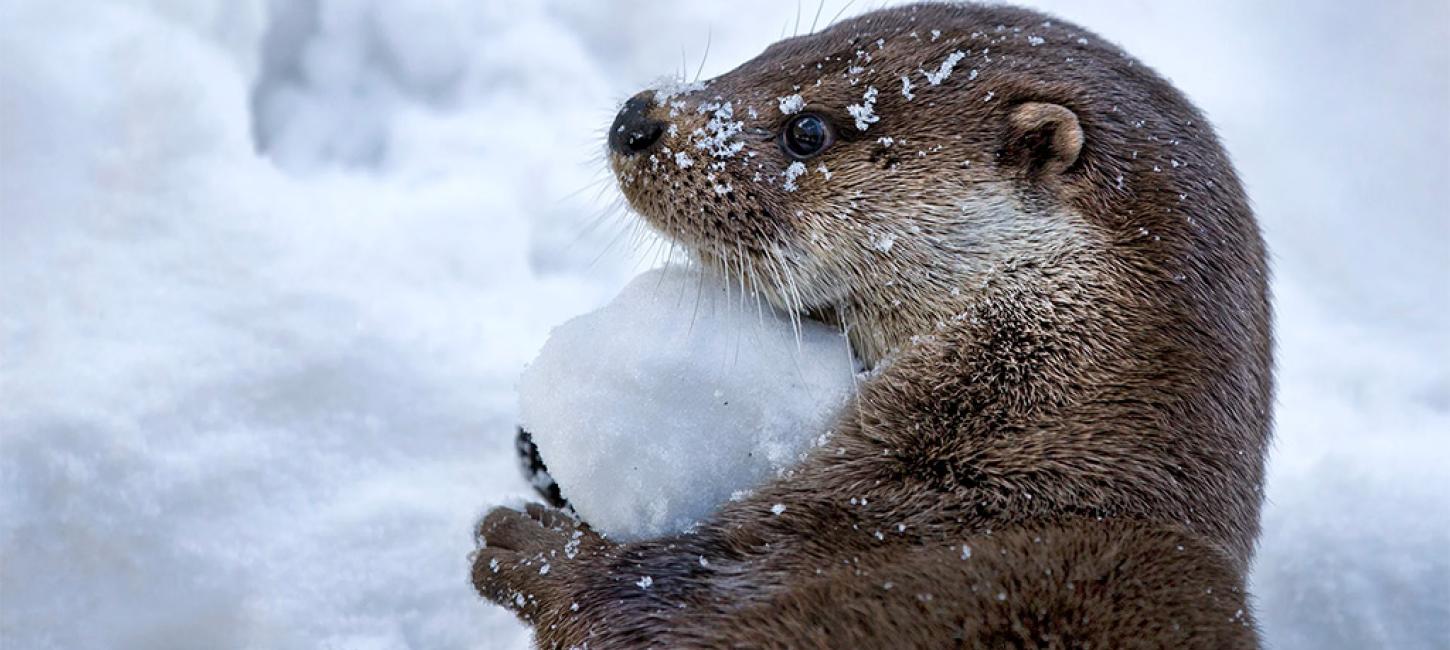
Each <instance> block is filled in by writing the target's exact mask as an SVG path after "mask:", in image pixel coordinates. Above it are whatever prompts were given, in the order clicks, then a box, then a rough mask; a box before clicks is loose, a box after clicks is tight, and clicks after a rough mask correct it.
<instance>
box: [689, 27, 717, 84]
mask: <svg viewBox="0 0 1450 650" xmlns="http://www.w3.org/2000/svg"><path fill="white" fill-rule="evenodd" d="M714 35H715V29H714V28H713V27H709V28H706V30H705V54H704V56H701V57H700V67H698V68H696V69H695V81H699V80H700V74H701V73H703V72H705V61H708V60H709V59H710V42H711V41H712V40H714ZM691 83H693V82H691Z"/></svg>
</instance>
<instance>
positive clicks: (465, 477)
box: [0, 0, 1450, 649]
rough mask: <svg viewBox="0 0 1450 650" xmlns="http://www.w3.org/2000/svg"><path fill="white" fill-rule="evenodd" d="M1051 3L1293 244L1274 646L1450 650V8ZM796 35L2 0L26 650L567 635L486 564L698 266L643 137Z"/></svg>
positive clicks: (394, 5)
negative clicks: (626, 322)
mask: <svg viewBox="0 0 1450 650" xmlns="http://www.w3.org/2000/svg"><path fill="white" fill-rule="evenodd" d="M841 4H843V3H842V2H841V1H839V0H830V1H829V2H828V3H827V6H826V7H825V10H824V16H823V18H822V20H823V21H824V20H825V19H826V18H829V17H830V16H831V15H833V14H835V13H836V11H837V10H838V9H839V8H840V5H841ZM861 4H874V3H861ZM1041 4H1042V5H1043V6H1044V7H1045V8H1047V9H1050V10H1056V11H1060V12H1061V15H1063V16H1064V17H1066V18H1070V19H1074V20H1077V21H1079V22H1081V23H1083V24H1085V25H1086V26H1088V27H1090V28H1092V29H1094V30H1096V31H1098V32H1099V33H1101V34H1103V35H1104V36H1107V37H1109V38H1112V39H1114V40H1117V41H1118V42H1120V43H1122V44H1123V45H1124V46H1125V47H1126V48H1127V49H1128V50H1130V51H1132V52H1133V53H1135V54H1136V55H1138V56H1139V57H1140V58H1142V59H1143V60H1145V61H1147V62H1148V63H1150V64H1151V65H1153V66H1154V67H1156V68H1157V69H1158V70H1160V71H1161V72H1163V73H1164V74H1166V75H1167V76H1169V77H1170V78H1171V79H1173V80H1174V81H1175V82H1176V83H1178V85H1179V86H1180V87H1182V88H1183V89H1184V90H1185V91H1186V92H1187V93H1188V94H1189V95H1190V96H1191V97H1193V98H1194V99H1195V100H1196V101H1197V102H1198V103H1199V104H1200V105H1201V106H1202V107H1203V108H1204V109H1205V110H1206V112H1207V113H1208V114H1209V115H1210V116H1211V117H1212V118H1213V119H1214V121H1215V122H1216V123H1217V124H1218V125H1219V127H1220V130H1221V133H1222V134H1223V136H1224V138H1225V140H1226V142H1227V145H1228V147H1229V149H1230V151H1231V152H1232V153H1233V154H1234V155H1235V156H1236V158H1237V160H1238V161H1239V165H1240V171H1241V173H1242V174H1243V176H1244V178H1245V179H1246V182H1247V184H1248V186H1249V188H1250V193H1251V195H1252V196H1253V198H1254V200H1255V202H1256V206H1257V208H1258V212H1259V214H1260V217H1261V219H1262V221H1263V225H1264V228H1265V230H1266V232H1267V234H1268V238H1269V243H1270V245H1271V247H1272V249H1273V251H1274V253H1275V279H1276V282H1275V289H1276V293H1277V298H1278V301H1277V304H1278V317H1279V321H1278V324H1279V329H1278V342H1279V365H1280V375H1279V377H1280V383H1279V385H1280V394H1279V409H1278V442H1277V445H1276V447H1275V451H1274V458H1273V464H1272V471H1271V475H1270V482H1269V489H1268V494H1269V500H1270V504H1269V507H1268V509H1267V511H1266V514H1265V530H1264V536H1263V543H1262V547H1261V550H1260V553H1259V556H1258V560H1257V564H1256V569H1255V573H1254V576H1253V587H1254V591H1255V595H1256V600H1257V604H1258V609H1259V613H1260V619H1261V621H1262V622H1263V625H1264V628H1265V631H1266V635H1267V638H1268V640H1269V641H1270V642H1271V644H1272V645H1273V646H1274V647H1278V648H1331V647H1343V648H1361V647H1397V648H1417V647H1418V648H1431V647H1446V646H1450V552H1447V550H1446V549H1447V548H1450V471H1447V470H1446V468H1447V467H1450V441H1447V436H1450V370H1447V369H1450V289H1447V286H1450V155H1447V154H1446V152H1447V151H1450V122H1447V121H1446V120H1445V119H1444V116H1445V115H1446V114H1447V113H1450V49H1447V45H1446V43H1450V5H1447V4H1446V3H1444V2H1414V1H1412V0H1385V1H1373V2H1372V1H1369V0H1366V1H1364V2H1353V3H1350V2H1344V3H1323V2H1313V1H1308V0H1303V1H1300V0H1291V1H1289V2H1278V3H1264V2H1258V1H1255V0H1233V1H1229V2H1213V3H1201V4H1199V5H1198V6H1196V7H1188V6H1184V5H1183V4H1182V3H1172V4H1171V5H1169V4H1166V3H1152V2H1145V1H1142V0H1117V1H1112V2H1100V3H1092V4H1091V6H1083V3H1076V2H1071V1H1070V0H1054V1H1051V2H1044V3H1041ZM860 10H861V8H860V7H856V8H853V9H851V11H852V12H853V13H854V12H856V11H860ZM802 13H803V14H804V17H803V18H802V21H801V22H802V23H803V25H802V28H803V29H804V27H805V26H806V25H808V24H809V23H810V22H811V19H812V16H813V15H814V13H815V12H814V7H810V6H808V7H805V8H804V9H803V11H802ZM795 15H796V9H795V7H794V6H793V3H780V2H778V0H729V1H728V2H711V3H681V2H675V1H673V0H645V1H639V0H609V1H600V2H589V3H584V2H577V1H575V0H540V1H539V2H513V1H511V0H432V1H430V2H406V3H404V2H389V1H386V0H371V1H357V0H293V1H290V2H288V1H285V0H284V1H279V2H274V3H267V2H262V1H261V0H252V1H250V2H249V1H246V0H210V1H207V0H191V1H188V0H149V1H147V0H134V1H130V2H125V1H117V2H109V3H100V2H90V1H87V0H67V1H66V2H54V1H46V0H34V1H31V0H0V645H3V646H4V647H5V648H7V649H10V648H16V649H29V648H167V647H177V648H182V647H185V648H203V647H204V648H319V647H321V648H367V649H383V648H404V647H410V648H463V647H484V648H522V647H525V645H526V644H527V641H528V633H527V631H526V630H525V629H524V628H523V627H522V626H520V625H519V624H517V623H515V622H514V621H513V620H512V619H511V618H510V617H509V616H508V615H507V614H506V613H505V612H503V611H502V610H499V609H494V608H492V607H489V606H486V605H484V604H483V603H481V602H479V601H478V600H477V599H476V598H475V597H474V596H473V594H472V590H471V588H470V586H469V584H468V581H467V574H468V571H467V569H468V563H467V558H466V556H467V553H468V551H469V550H470V549H471V546H472V540H471V537H470V526H471V524H472V522H473V520H474V518H475V517H476V515H477V514H478V513H479V512H480V511H481V510H482V509H483V508H484V507H485V506H486V505H487V504H490V503H496V502H500V501H503V500H506V499H510V498H517V497H520V496H524V495H526V494H527V491H528V487H527V486H526V485H525V483H524V482H523V481H522V479H521V478H520V477H519V476H518V474H517V471H516V469H515V460H514V452H513V449H512V435H513V425H514V424H515V422H516V421H517V418H518V413H517V398H516V394H515V385H516V381H517V379H518V376H519V373H520V371H521V370H522V368H523V366H524V364H525V363H526V362H527V361H529V359H531V358H532V357H533V355H534V354H535V353H536V352H537V351H538V349H539V348H540V346H541V345H542V343H543V340H544V337H545V336H546V335H547V333H548V330H549V327H550V326H551V325H554V324H557V323H559V322H562V321H563V320H565V319H567V318H568V317H570V316H573V315H575V314H578V313H581V312H584V311H587V310H589V309H592V308H595V307H598V306H599V305H601V304H603V303H604V302H605V301H607V300H608V299H609V298H610V297H611V296H612V295H613V294H614V293H615V292H616V291H618V290H619V289H620V288H621V287H622V286H623V285H624V284H625V282H627V281H628V279H629V278H630V277H631V276H633V275H634V274H635V273H637V272H638V271H640V270H643V269H644V268H647V267H648V266H649V265H650V264H652V263H653V261H654V260H655V259H656V257H657V256H656V255H653V253H654V252H657V251H658V250H660V249H659V248H657V247H654V246H653V245H652V244H651V241H650V240H649V239H647V238H641V237H639V236H638V232H637V231H635V230H634V229H633V226H632V225H631V222H630V221H629V220H628V219H627V218H623V217H622V216H621V215H620V213H619V212H618V211H617V210H615V209H613V206H615V197H616V196H617V194H616V193H615V192H614V190H613V188H612V186H611V185H610V182H609V179H608V176H607V175H606V173H605V170H604V167H603V165H602V163H601V161H600V158H599V151H600V149H601V147H602V137H601V136H602V132H603V130H604V127H605V126H607V124H608V122H609V120H610V118H611V117H612V114H613V112H614V109H615V107H616V106H617V105H618V102H619V101H620V100H622V99H623V98H625V97H627V96H628V95H629V94H631V92H632V91H633V90H635V89H637V88H639V87H641V86H643V85H644V84H646V83H648V82H649V81H651V80H652V79H653V78H655V77H657V76H660V75H665V74H672V73H674V72H675V71H676V70H677V69H679V68H681V67H688V68H690V74H693V72H694V68H695V67H696V65H698V64H699V61H700V57H701V55H702V53H703V50H704V44H705V41H706V39H707V35H708V37H709V40H710V41H711V42H712V46H711V51H710V55H709V58H708V59H707V60H706V61H705V63H704V65H703V70H704V74H705V76H707V77H708V76H711V75H713V74H718V73H720V72H722V71H724V70H726V69H729V68H730V67H732V66H733V65H734V64H736V63H738V62H740V61H743V60H745V59H746V58H748V57H749V56H752V55H753V54H755V53H756V52H757V51H758V50H759V49H760V48H762V47H763V46H764V45H766V44H767V43H768V42H770V41H772V40H774V39H775V38H776V37H778V36H779V35H780V34H781V32H782V30H785V31H791V30H792V29H793V23H794V22H795ZM681 46H683V47H684V50H685V52H684V58H685V59H686V61H684V62H682V61H681V52H680V49H681ZM635 244H638V245H635Z"/></svg>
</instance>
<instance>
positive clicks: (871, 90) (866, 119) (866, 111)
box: [846, 86, 881, 131]
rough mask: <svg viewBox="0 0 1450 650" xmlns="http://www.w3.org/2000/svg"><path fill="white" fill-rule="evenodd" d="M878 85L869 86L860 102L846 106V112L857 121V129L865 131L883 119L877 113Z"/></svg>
mask: <svg viewBox="0 0 1450 650" xmlns="http://www.w3.org/2000/svg"><path fill="white" fill-rule="evenodd" d="M877 94H878V93H877V91H876V86H868V87H867V88H866V94H865V95H862V97H861V103H860V104H852V105H850V106H847V107H846V112H847V113H850V114H851V118H852V119H854V120H855V121H856V130H857V131H865V130H866V129H867V127H870V126H871V125H872V124H875V123H877V122H879V121H881V116H879V115H877V114H876V97H877Z"/></svg>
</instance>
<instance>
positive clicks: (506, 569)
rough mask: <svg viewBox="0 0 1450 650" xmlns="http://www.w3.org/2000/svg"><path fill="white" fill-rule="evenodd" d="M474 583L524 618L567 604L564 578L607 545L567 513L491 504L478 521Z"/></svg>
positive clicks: (539, 507) (530, 506)
mask: <svg viewBox="0 0 1450 650" xmlns="http://www.w3.org/2000/svg"><path fill="white" fill-rule="evenodd" d="M475 542H476V543H477V545H478V550H477V551H475V553H474V557H473V586H474V588H475V589H477V590H478V593H479V594H480V595H482V596H483V597H484V598H487V599H489V600H491V601H493V602H495V603H497V604H499V605H502V606H504V607H507V608H509V609H511V610H513V611H514V612H515V613H517V614H518V615H519V616H520V617H522V618H524V619H525V620H531V621H532V620H537V619H538V617H539V615H540V614H542V613H544V612H550V611H552V612H560V611H562V610H564V609H568V608H569V606H570V600H569V599H570V593H571V592H572V590H571V589H570V585H569V583H568V579H569V576H570V575H571V574H573V573H575V572H577V569H578V568H579V565H580V563H581V561H582V560H583V559H585V558H586V556H588V555H591V554H594V553H597V552H599V551H600V550H602V549H604V548H607V546H608V543H607V542H605V541H604V540H603V538H601V537H600V536H599V535H598V534H597V533H595V532H594V531H592V530H590V529H589V527H588V526H586V525H584V524H582V523H580V522H579V521H577V520H575V519H574V518H573V517H571V516H570V515H569V514H567V513H565V512H563V511H560V510H555V509H553V508H548V507H545V506H542V505H539V504H534V503H531V504H529V505H527V506H526V507H525V508H524V511H523V512H519V511H517V510H513V509H510V508H494V509H493V510H492V511H490V512H489V513H488V514H487V515H486V516H484V518H483V521H480V522H479V524H478V528H477V531H476V533H475Z"/></svg>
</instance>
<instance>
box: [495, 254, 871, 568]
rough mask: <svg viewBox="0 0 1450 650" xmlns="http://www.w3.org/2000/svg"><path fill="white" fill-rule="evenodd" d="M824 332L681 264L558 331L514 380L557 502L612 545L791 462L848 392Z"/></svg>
mask: <svg viewBox="0 0 1450 650" xmlns="http://www.w3.org/2000/svg"><path fill="white" fill-rule="evenodd" d="M856 370H857V368H856V362H855V361H854V360H853V358H852V357H851V355H850V351H849V348H848V345H847V343H846V339H845V337H844V336H842V335H841V333H840V332H839V331H837V330H835V329H833V328H831V327H828V326H826V325H824V324H821V323H817V322H814V321H809V320H807V321H804V322H802V323H801V327H800V336H799V338H797V336H796V332H795V330H794V329H793V328H792V326H791V322H790V319H789V317H788V316H787V315H785V314H782V313H780V312H777V311H774V310H773V309H771V307H770V306H769V305H768V304H766V303H765V301H764V299H760V300H757V299H756V297H755V296H745V297H742V296H741V294H740V292H739V291H738V289H735V290H732V289H730V288H727V286H726V285H724V284H722V283H720V282H719V281H718V280H716V279H713V278H711V277H709V276H708V275H702V274H701V273H699V272H697V271H695V270H693V269H688V268H684V267H666V268H664V269H658V270H654V271H650V272H648V273H645V274H643V275H641V276H639V277H637V278H635V279H634V281H633V282H631V283H630V284H629V286H627V287H625V289H624V291H623V292H621V293H620V294H619V296H618V297H617V298H615V299H614V301H613V302H611V303H610V304H609V305H607V306H605V307H604V308H603V309H600V310H599V311H596V312H592V313H589V314H585V315H583V316H579V317H577V318H575V319H573V320H570V321H569V322H567V323H565V324H563V325H561V326H559V327H558V328H556V329H555V330H554V331H553V333H552V334H551V335H550V337H549V340H548V342H547V343H546V344H545V345H544V349H543V351H542V352H541V353H540V354H539V357H538V359H536V360H535V361H534V362H533V364H531V365H530V366H529V368H528V369H527V370H526V371H525V372H524V375H523V378H522V379H521V380H520V383H519V398H520V407H521V415H522V421H523V422H522V424H523V426H524V428H525V429H526V430H528V431H529V432H530V433H531V434H532V435H533V440H534V444H535V445H537V447H538V450H539V455H540V457H542V458H543V460H544V462H545V463H546V464H547V465H548V467H549V473H550V474H551V475H552V476H553V478H554V480H555V481H556V482H557V483H558V484H559V488H560V491H561V492H562V494H563V496H564V498H566V499H568V500H569V502H570V503H571V504H573V506H574V509H575V510H576V511H577V512H578V513H579V516H580V517H582V518H583V519H584V521H586V522H588V523H589V524H590V525H592V526H593V527H594V528H595V529H596V530H598V531H600V532H602V533H604V534H606V535H608V536H610V537H613V538H616V539H619V540H631V539H641V538H648V537H655V536H660V535H664V534H667V533H674V532H680V531H683V530H686V529H688V528H689V527H690V526H691V525H692V524H694V523H696V522H698V521H700V520H701V519H703V518H705V517H707V516H708V515H709V514H710V513H711V512H712V511H713V510H714V509H715V508H716V507H717V506H719V505H720V504H721V503H723V502H725V501H726V500H727V499H729V498H730V497H731V494H732V493H735V492H739V491H741V490H749V489H751V488H754V487H756V486H758V485H760V484H762V483H764V482H765V481H767V480H769V479H770V478H772V477H774V476H776V475H777V474H779V473H781V472H783V471H784V470H785V469H786V468H787V467H789V466H791V465H792V464H794V463H795V462H796V461H797V460H799V459H800V458H801V456H802V455H803V454H804V453H805V452H806V451H807V450H808V449H809V448H810V447H811V446H813V445H814V444H815V443H816V442H817V440H818V439H821V438H822V437H823V436H824V435H825V434H826V433H827V432H828V430H829V429H830V427H831V425H832V423H833V421H834V418H835V415H836V414H837V412H838V411H840V409H841V407H842V406H844V405H845V404H846V402H847V401H848V400H849V399H850V397H851V395H852V394H853V392H854V390H855V375H856Z"/></svg>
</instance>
